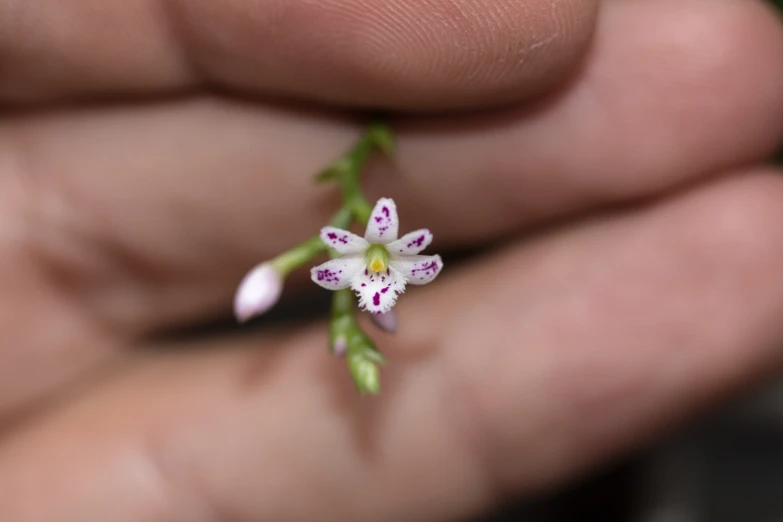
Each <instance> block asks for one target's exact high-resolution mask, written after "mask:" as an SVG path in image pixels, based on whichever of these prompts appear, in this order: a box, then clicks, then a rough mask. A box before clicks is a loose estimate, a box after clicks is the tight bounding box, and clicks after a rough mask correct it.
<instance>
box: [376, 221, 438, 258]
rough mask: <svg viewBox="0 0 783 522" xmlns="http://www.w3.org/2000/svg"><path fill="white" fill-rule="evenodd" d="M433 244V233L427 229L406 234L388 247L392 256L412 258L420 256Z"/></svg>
mask: <svg viewBox="0 0 783 522" xmlns="http://www.w3.org/2000/svg"><path fill="white" fill-rule="evenodd" d="M430 243H432V232H430V231H429V230H427V229H426V228H422V229H421V230H415V231H413V232H410V233H408V234H405V235H404V236H402V237H401V238H400V239H398V240H397V241H392V242H391V243H389V244H388V245H386V250H388V251H389V253H390V254H392V255H401V256H412V255H414V254H418V253H419V252H421V251H422V250H424V249H425V248H427V247H428V246H429V244H430Z"/></svg>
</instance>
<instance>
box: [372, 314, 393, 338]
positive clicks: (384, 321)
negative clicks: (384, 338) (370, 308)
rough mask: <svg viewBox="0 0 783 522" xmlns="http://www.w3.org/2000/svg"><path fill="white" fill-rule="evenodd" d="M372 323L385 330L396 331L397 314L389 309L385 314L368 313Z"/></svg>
mask: <svg viewBox="0 0 783 522" xmlns="http://www.w3.org/2000/svg"><path fill="white" fill-rule="evenodd" d="M370 318H372V322H373V324H374V325H375V326H376V327H377V328H379V329H380V330H383V331H385V332H389V333H394V332H396V331H397V314H396V313H395V311H394V310H389V311H388V312H386V313H385V314H370Z"/></svg>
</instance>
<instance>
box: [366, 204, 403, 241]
mask: <svg viewBox="0 0 783 522" xmlns="http://www.w3.org/2000/svg"><path fill="white" fill-rule="evenodd" d="M399 226H400V220H399V218H398V217H397V205H396V204H395V203H394V200H392V199H389V198H381V199H379V200H378V202H377V203H376V204H375V208H374V209H373V210H372V214H370V221H369V222H368V223H367V231H366V232H365V233H364V239H366V240H367V241H369V242H370V243H373V244H376V245H385V244H387V243H391V242H392V241H394V240H395V239H397V231H398V229H399Z"/></svg>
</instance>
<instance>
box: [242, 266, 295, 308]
mask: <svg viewBox="0 0 783 522" xmlns="http://www.w3.org/2000/svg"><path fill="white" fill-rule="evenodd" d="M282 291H283V278H282V277H281V276H280V273H279V272H278V271H277V270H276V269H275V268H274V267H273V266H272V265H271V264H270V263H261V264H260V265H258V266H256V267H255V268H254V269H253V270H251V271H250V272H248V274H247V275H246V276H245V277H244V279H242V282H241V283H240V284H239V288H238V289H237V293H236V295H235V297H234V315H236V318H237V320H238V321H239V322H240V323H244V322H245V321H247V320H248V319H250V318H251V317H254V316H256V315H260V314H263V313H264V312H266V311H267V310H269V309H270V308H272V307H273V306H274V305H275V303H277V300H278V299H280V294H281V292H282Z"/></svg>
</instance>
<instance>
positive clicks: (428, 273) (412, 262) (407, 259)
mask: <svg viewBox="0 0 783 522" xmlns="http://www.w3.org/2000/svg"><path fill="white" fill-rule="evenodd" d="M389 264H390V265H391V266H392V268H396V269H397V270H399V271H400V272H401V273H402V274H403V275H404V276H405V278H406V279H407V280H408V283H409V284H412V285H426V284H427V283H429V282H431V281H432V280H433V279H435V278H436V277H437V276H438V274H439V273H440V271H441V269H442V268H443V261H442V260H441V258H440V256H397V257H396V258H395V259H393V260H392V261H391V262H390V263H389Z"/></svg>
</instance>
